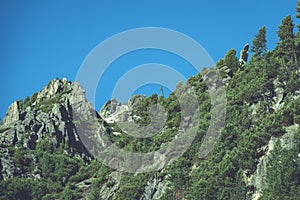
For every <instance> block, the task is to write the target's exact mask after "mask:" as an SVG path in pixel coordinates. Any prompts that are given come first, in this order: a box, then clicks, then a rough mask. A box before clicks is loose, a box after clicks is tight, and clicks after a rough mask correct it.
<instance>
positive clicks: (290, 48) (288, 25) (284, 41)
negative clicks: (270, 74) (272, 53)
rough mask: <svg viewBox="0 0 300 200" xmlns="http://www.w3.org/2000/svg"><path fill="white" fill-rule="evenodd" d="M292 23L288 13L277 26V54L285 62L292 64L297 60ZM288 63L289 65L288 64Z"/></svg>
mask: <svg viewBox="0 0 300 200" xmlns="http://www.w3.org/2000/svg"><path fill="white" fill-rule="evenodd" d="M293 30H294V24H293V20H292V18H291V16H290V15H288V16H286V17H285V18H284V19H283V20H282V23H281V25H280V26H279V27H278V31H277V35H278V37H279V40H280V41H279V44H278V46H277V55H278V56H279V57H283V58H284V61H285V63H286V64H287V63H290V64H291V65H294V64H295V62H297V60H298V58H297V54H296V47H295V43H294V37H295V35H294V32H293ZM290 64H289V65H290Z"/></svg>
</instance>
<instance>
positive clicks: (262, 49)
mask: <svg viewBox="0 0 300 200" xmlns="http://www.w3.org/2000/svg"><path fill="white" fill-rule="evenodd" d="M266 51H267V39H266V27H265V26H263V27H262V28H261V29H259V31H258V33H257V34H256V35H255V37H254V39H253V40H252V47H251V52H253V53H254V54H253V57H262V56H263V55H264V54H265V53H266Z"/></svg>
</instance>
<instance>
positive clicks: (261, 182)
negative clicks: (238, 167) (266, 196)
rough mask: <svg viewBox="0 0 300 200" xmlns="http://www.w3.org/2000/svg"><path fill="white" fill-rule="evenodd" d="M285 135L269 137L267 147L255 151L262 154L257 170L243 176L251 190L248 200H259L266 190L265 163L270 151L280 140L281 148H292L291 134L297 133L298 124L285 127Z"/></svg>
mask: <svg viewBox="0 0 300 200" xmlns="http://www.w3.org/2000/svg"><path fill="white" fill-rule="evenodd" d="M285 129H286V133H285V134H284V135H282V136H281V137H278V138H277V137H271V139H270V141H269V142H268V144H267V145H265V146H263V147H261V148H260V149H258V150H257V151H258V152H259V151H262V152H264V153H263V154H262V156H261V157H260V158H259V160H258V164H257V168H256V170H255V172H254V173H253V174H252V175H250V176H249V177H247V175H246V174H245V182H246V184H247V185H248V186H249V187H250V188H252V192H250V193H249V194H248V196H249V199H252V200H257V199H259V198H260V196H261V194H262V191H263V189H265V188H266V181H265V178H266V175H267V163H268V160H269V158H270V155H271V151H272V150H273V149H274V146H275V143H276V141H277V140H280V143H281V147H282V148H286V149H291V148H292V147H293V146H295V145H297V144H296V143H295V140H294V139H293V134H294V133H295V132H296V131H298V129H299V124H295V125H292V126H289V127H286V128H285Z"/></svg>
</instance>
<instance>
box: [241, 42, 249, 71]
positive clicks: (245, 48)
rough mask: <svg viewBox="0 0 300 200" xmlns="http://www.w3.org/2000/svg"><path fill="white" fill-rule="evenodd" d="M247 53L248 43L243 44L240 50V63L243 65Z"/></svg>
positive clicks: (246, 58) (246, 59) (245, 61)
mask: <svg viewBox="0 0 300 200" xmlns="http://www.w3.org/2000/svg"><path fill="white" fill-rule="evenodd" d="M248 54H249V44H248V43H247V44H245V46H244V47H243V49H242V50H241V52H240V59H239V62H240V65H241V66H243V65H245V64H246V63H247V61H248Z"/></svg>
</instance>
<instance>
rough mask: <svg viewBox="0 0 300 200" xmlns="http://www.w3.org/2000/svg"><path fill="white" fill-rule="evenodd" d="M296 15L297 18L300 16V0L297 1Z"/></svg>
mask: <svg viewBox="0 0 300 200" xmlns="http://www.w3.org/2000/svg"><path fill="white" fill-rule="evenodd" d="M296 12H297V13H296V17H297V18H300V0H298V3H297V7H296Z"/></svg>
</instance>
